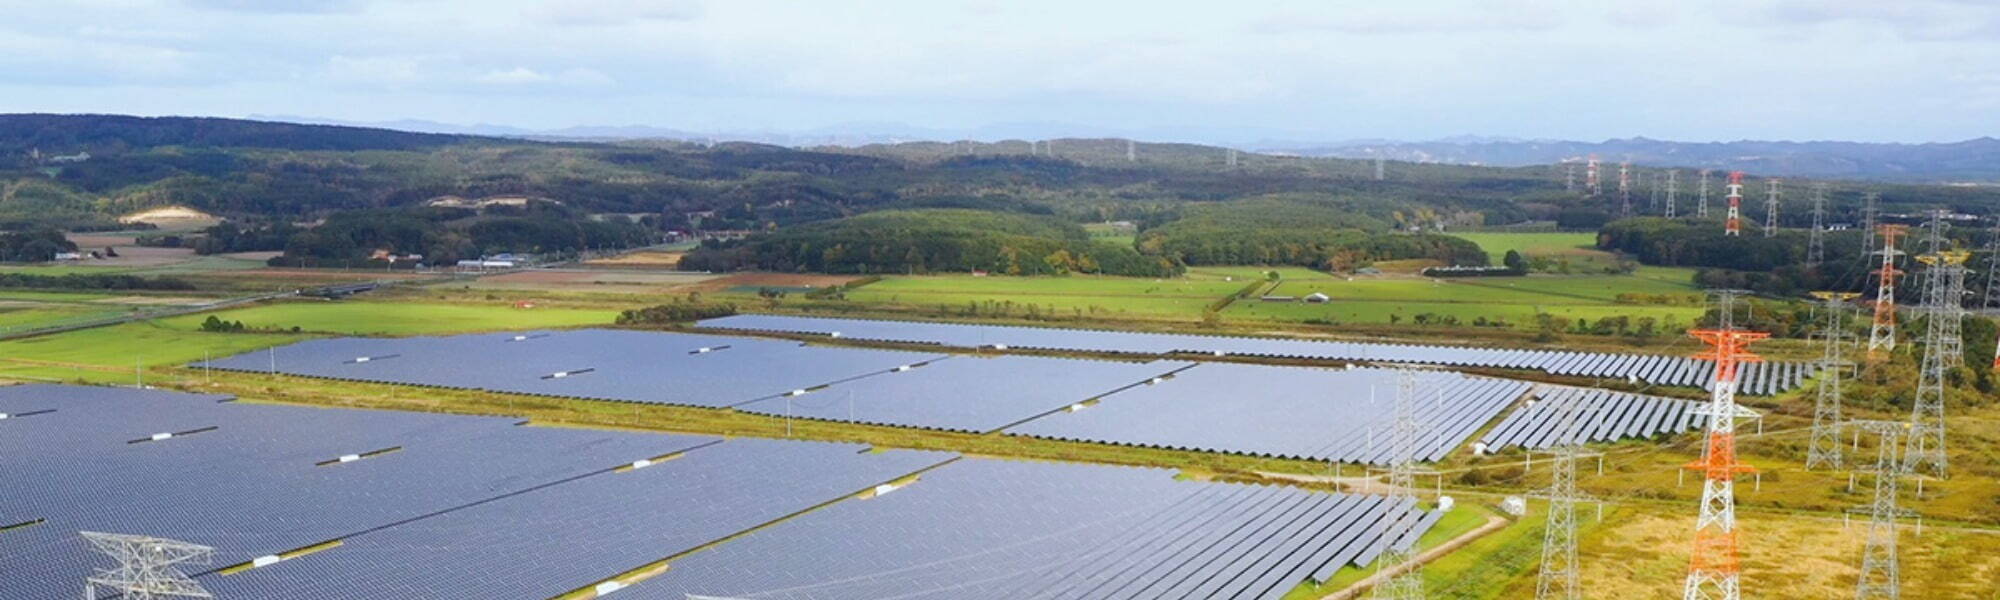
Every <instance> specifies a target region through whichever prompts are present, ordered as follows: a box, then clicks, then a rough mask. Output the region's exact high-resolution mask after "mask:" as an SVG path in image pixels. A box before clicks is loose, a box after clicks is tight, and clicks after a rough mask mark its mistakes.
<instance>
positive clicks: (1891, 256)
mask: <svg viewBox="0 0 2000 600" xmlns="http://www.w3.org/2000/svg"><path fill="white" fill-rule="evenodd" d="M1908 230H1909V228H1908V227H1904V226H1902V225H1878V226H1876V232H1877V234H1879V236H1880V237H1881V238H1882V249H1881V250H1877V251H1875V253H1876V254H1880V255H1882V267H1881V268H1879V269H1876V270H1875V275H1876V276H1877V278H1878V279H1877V283H1876V285H1875V323H1874V324H1873V325H1870V326H1869V327H1868V359H1869V360H1881V359H1882V358H1883V357H1884V356H1885V355H1887V354H1888V353H1889V351H1891V350H1895V349H1896V277H1897V276H1900V275H1902V274H1903V271H1902V270H1901V269H1897V268H1896V257H1898V256H1902V255H1903V253H1902V252H1901V251H1899V250H1897V249H1896V238H1897V237H1901V236H1902V235H1903V232H1905V231H1908Z"/></svg>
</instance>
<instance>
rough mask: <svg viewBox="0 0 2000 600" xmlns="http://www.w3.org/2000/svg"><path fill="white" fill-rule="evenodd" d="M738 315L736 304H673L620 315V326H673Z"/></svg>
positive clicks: (640, 309) (649, 307)
mask: <svg viewBox="0 0 2000 600" xmlns="http://www.w3.org/2000/svg"><path fill="white" fill-rule="evenodd" d="M733 314H736V305H734V304H727V303H724V304H703V303H701V302H699V301H692V300H691V301H688V302H671V303H667V304H660V305H655V306H648V307H646V308H639V309H632V310H627V311H624V312H621V313H618V321H617V323H618V324H619V325H672V324H675V323H686V322H689V321H700V320H702V319H714V318H717V317H727V316H729V315H733Z"/></svg>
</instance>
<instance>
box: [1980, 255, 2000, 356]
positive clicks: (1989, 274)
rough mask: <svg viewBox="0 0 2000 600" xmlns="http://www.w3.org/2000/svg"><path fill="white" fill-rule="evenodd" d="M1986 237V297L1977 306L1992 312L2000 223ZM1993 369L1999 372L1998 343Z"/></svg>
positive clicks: (1997, 296) (1999, 273) (1998, 276)
mask: <svg viewBox="0 0 2000 600" xmlns="http://www.w3.org/2000/svg"><path fill="white" fill-rule="evenodd" d="M1986 235H1987V236H1989V237H1988V238H1987V240H1986V297H1985V299H1984V300H1983V301H1982V302H1980V303H1979V306H1980V308H1984V309H1987V310H1992V309H1994V308H1995V307H2000V221H1996V222H1995V223H1994V225H1993V230H1992V231H1989V232H1987V234H1986ZM1993 368H1994V369H1996V370H2000V343H1995V344H1994V346H1993Z"/></svg>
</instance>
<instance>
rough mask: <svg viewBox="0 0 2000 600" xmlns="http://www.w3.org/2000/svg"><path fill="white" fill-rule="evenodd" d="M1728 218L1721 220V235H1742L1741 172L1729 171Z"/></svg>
mask: <svg viewBox="0 0 2000 600" xmlns="http://www.w3.org/2000/svg"><path fill="white" fill-rule="evenodd" d="M1728 187H1729V195H1728V196H1727V198H1728V200H1729V219H1728V220H1725V221H1723V222H1722V235H1727V236H1738V235H1743V172H1742V171H1731V172H1730V173H1729V186H1728Z"/></svg>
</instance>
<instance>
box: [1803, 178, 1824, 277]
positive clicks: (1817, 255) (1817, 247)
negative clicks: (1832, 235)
mask: <svg viewBox="0 0 2000 600" xmlns="http://www.w3.org/2000/svg"><path fill="white" fill-rule="evenodd" d="M1812 203H1813V205H1812V206H1813V207H1812V237H1810V238H1808V240H1807V242H1806V264H1808V265H1818V264H1820V263H1823V262H1826V184H1824V183H1815V184H1813V195H1812Z"/></svg>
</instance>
